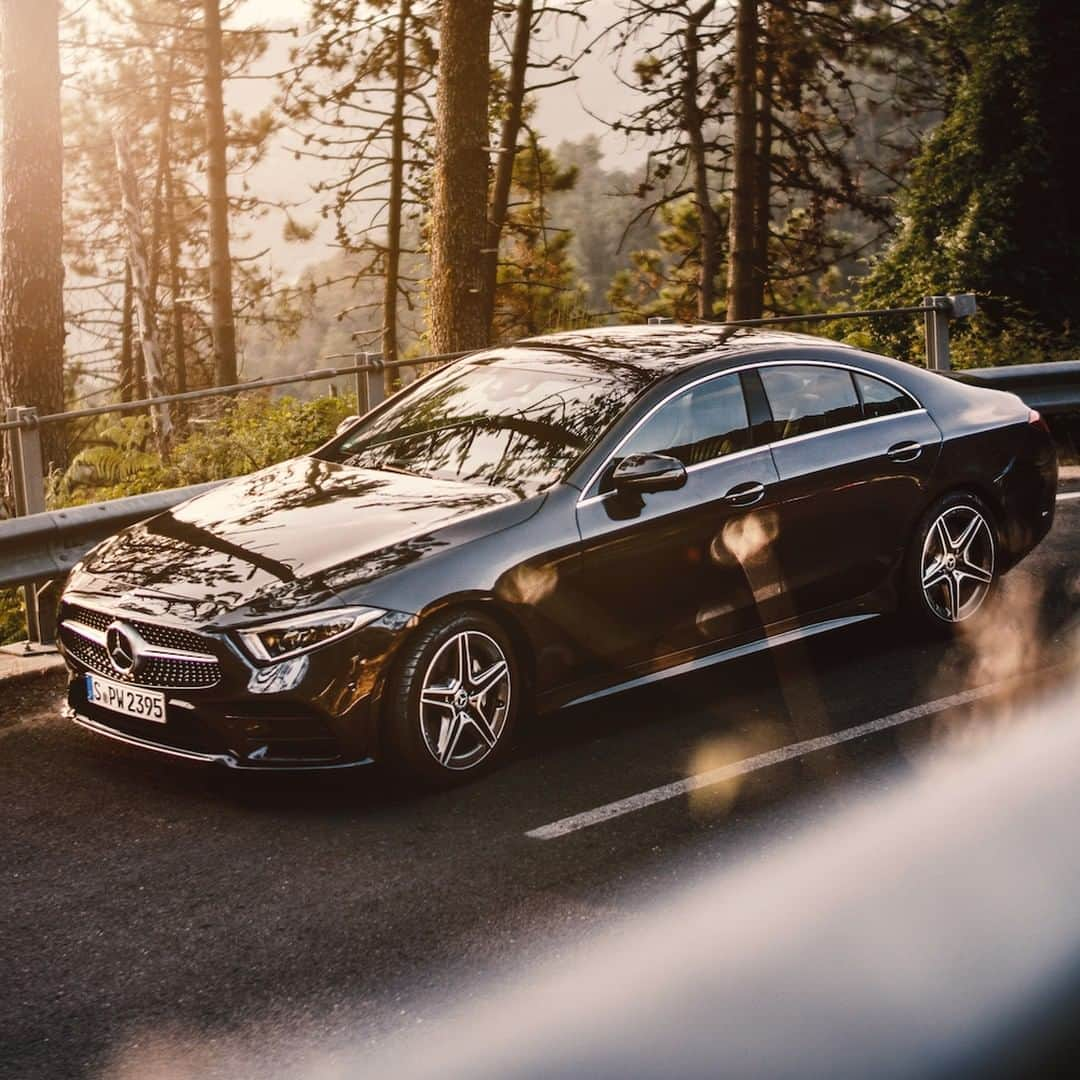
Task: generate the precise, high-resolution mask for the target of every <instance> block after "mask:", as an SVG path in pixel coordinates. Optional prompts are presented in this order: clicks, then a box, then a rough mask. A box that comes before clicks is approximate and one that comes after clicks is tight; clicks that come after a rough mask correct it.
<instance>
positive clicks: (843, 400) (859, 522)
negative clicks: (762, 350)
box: [757, 362, 941, 621]
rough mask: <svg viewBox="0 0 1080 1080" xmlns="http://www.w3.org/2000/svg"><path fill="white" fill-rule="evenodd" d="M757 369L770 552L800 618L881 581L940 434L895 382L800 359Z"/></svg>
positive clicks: (920, 500) (918, 502)
mask: <svg viewBox="0 0 1080 1080" xmlns="http://www.w3.org/2000/svg"><path fill="white" fill-rule="evenodd" d="M757 375H758V376H759V377H760V379H761V385H762V387H763V389H764V392H765V397H766V399H767V400H768V403H769V407H770V409H771V412H772V417H773V431H772V452H773V458H774V460H775V463H776V470H777V474H778V487H779V491H780V496H781V503H782V505H781V509H780V530H779V536H778V538H777V544H776V551H777V557H778V560H779V567H780V573H781V575H782V578H783V581H784V589H785V593H786V595H787V597H788V599H789V601H790V603H791V608H792V609H791V612H790V614H791V615H793V616H799V617H800V618H801V617H802V616H805V615H807V614H810V613H813V612H819V611H821V610H823V609H826V608H829V607H831V606H833V605H836V604H843V603H846V602H849V601H854V600H857V599H858V598H860V597H863V596H865V595H866V594H868V593H871V592H873V591H874V590H875V589H877V588H878V587H879V586H882V585H883V584H884V583H885V582H886V580H887V578H888V576H889V574H890V573H891V571H892V570H893V568H894V567H895V566H896V565H897V564H898V563H899V561H900V559H901V558H902V556H903V553H904V550H905V547H906V544H907V542H908V538H909V537H910V535H911V532H912V529H913V528H914V525H915V522H916V521H917V519H918V517H919V515H920V514H921V513H922V511H923V508H924V506H925V504H926V492H927V485H928V481H929V478H930V474H931V472H932V470H933V467H934V464H935V462H936V460H937V457H938V454H939V452H940V446H941V432H940V431H939V430H938V427H937V425H936V424H935V423H934V422H933V420H931V419H930V417H929V415H928V414H927V413H926V411H925V410H924V409H923V408H922V407H921V406H920V405H919V403H918V402H917V401H916V400H915V399H914V398H913V397H912V396H911V395H910V394H908V393H907V392H906V391H905V390H904V389H903V388H901V387H899V386H897V385H896V384H894V383H892V382H890V381H888V380H886V379H883V378H881V377H880V376H877V375H874V374H872V373H870V372H865V371H859V370H855V369H851V368H848V367H845V366H841V365H837V364H829V363H825V362H821V363H807V362H800V363H790V364H787V363H771V364H764V365H761V366H760V367H759V368H758V369H757ZM803 621H805V620H803Z"/></svg>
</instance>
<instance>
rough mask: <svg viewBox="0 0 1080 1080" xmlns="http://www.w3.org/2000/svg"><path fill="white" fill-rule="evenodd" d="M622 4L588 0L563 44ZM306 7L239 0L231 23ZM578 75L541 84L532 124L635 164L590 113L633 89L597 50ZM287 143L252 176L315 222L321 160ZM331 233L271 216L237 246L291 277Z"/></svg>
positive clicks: (257, 97) (232, 93)
mask: <svg viewBox="0 0 1080 1080" xmlns="http://www.w3.org/2000/svg"><path fill="white" fill-rule="evenodd" d="M619 7H620V5H619V3H618V2H617V0H590V3H589V5H588V12H589V22H588V24H587V25H586V26H584V27H580V28H578V29H576V30H574V33H575V38H574V39H573V40H572V41H569V40H568V41H564V42H562V43H561V44H562V47H563V49H564V50H566V51H570V50H571V48H572V46H574V45H577V46H578V47H579V48H580V47H581V46H582V45H583V44H584V43H585V42H586V41H588V40H589V39H590V38H591V37H592V36H594V35H595V34H596V33H597V32H598V31H599V30H600V29H601V28H603V27H604V26H605V25H608V24H609V23H612V22H615V21H616V20H617V18H618V11H619ZM308 10H309V3H308V0H244V4H243V6H242V7H241V8H240V9H239V10H238V12H237V14H236V15H235V17H234V19H233V22H234V23H235V24H237V25H243V24H244V23H245V22H247V23H252V22H258V23H262V24H264V25H268V24H271V23H278V24H282V23H285V24H295V25H299V26H301V27H302V28H303V27H304V26H306V23H307V16H308ZM574 26H575V24H573V23H572V22H571V21H570V20H563V21H562V23H561V24H560V29H561V30H562V32H563V33H566V34H569V33H570V32H571V31H572V30H573V28H574ZM283 47H284V46H283ZM545 51H547V50H545ZM280 61H281V54H280V53H279V52H278V51H277V50H274V51H273V53H272V54H271V56H270V57H268V58H267V62H268V64H269V66H268V69H267V70H268V71H272V70H273V69H274V65H275V64H279V63H280ZM577 74H578V79H577V81H576V82H573V83H569V84H567V85H564V86H559V87H554V88H551V89H547V90H544V91H543V92H542V93H541V94H540V95H539V98H538V107H537V112H536V118H535V123H536V126H537V128H538V129H539V131H540V133H541V134H542V135H543V136H544V137H545V139H546V140H547V141H548V143H549V144H550V145H551V146H553V147H554V146H555V145H557V144H558V143H559V142H560V141H561V140H562V139H571V140H576V139H580V138H582V137H583V136H585V135H588V134H592V133H595V134H597V135H600V136H601V137H602V139H603V146H604V150H605V153H606V155H607V159H606V161H605V164H606V165H608V166H609V167H616V166H622V167H633V166H634V165H636V164H637V163H638V162H640V160H641V158H642V156H643V153H644V150H643V148H641V147H635V148H630V149H628V148H627V147H626V144H625V140H624V139H623V137H621V136H617V135H613V134H612V133H610V132H608V131H607V130H606V128H605V125H604V124H603V123H602V122H600V121H598V120H596V119H594V118H593V116H590V113H592V114H595V115H596V116H600V117H611V118H614V117H615V116H617V115H618V114H619V113H620V112H623V111H626V110H628V109H629V108H631V107H632V106H633V98H634V96H635V95H634V94H633V93H632V92H631V91H629V90H627V89H626V87H624V86H622V85H621V84H620V82H619V80H618V79H617V78H616V76H615V74H614V72H613V70H612V60H611V58H610V56H607V55H605V54H604V53H603V52H602V50H597V53H596V54H595V55H591V56H587V57H584V58H583V59H582V61H581V62H580V63H579V64H578V68H577ZM548 77H550V74H549V73H538V74H537V78H538V79H542V80H546V79H547V78H548ZM227 93H228V97H229V103H230V105H232V106H234V107H236V108H239V109H240V110H241V111H243V112H245V113H247V112H253V111H258V110H259V109H260V108H264V107H265V106H266V105H267V104H268V103H269V100H268V99H269V97H271V96H272V93H273V89H272V86H271V84H269V83H265V82H259V81H240V82H234V83H232V84H231V85H230V87H229V88H228V91H227ZM264 99H266V100H264ZM287 142H288V136H284V137H283V139H282V145H280V146H279V147H278V148H275V149H274V150H271V152H270V154H269V155H268V158H267V160H266V162H264V164H263V165H262V166H261V167H260V168H259V169H257V170H256V172H255V173H254V174H253V175H252V181H253V183H254V184H255V185H257V186H258V188H259V189H260V191H261V192H262V193H263V194H264V195H265V196H266V197H267V198H271V199H280V200H285V201H290V202H295V201H298V200H300V199H305V198H307V199H308V200H309V201H307V205H306V206H304V207H301V208H300V210H299V211H298V213H297V217H298V219H299V220H301V221H303V222H305V223H306V224H314V223H315V222H316V221H317V220H318V201H317V200H315V199H311V198H310V196H308V195H307V192H308V188H309V184H310V180H311V178H312V174H313V172H317V171H318V164H317V163H315V162H312V161H311V160H310V159H304V160H302V161H300V162H297V161H295V160H294V159H293V157H292V155H291V154H289V153H287V152H286V149H285V147H286V145H287ZM331 239H332V230H331V229H330V227H329V226H326V227H324V228H322V229H320V231H319V237H318V239H317V240H316V241H314V242H313V243H311V244H306V245H300V246H297V245H294V244H288V243H286V242H285V241H284V240H283V239H282V237H281V230H280V226H279V225H278V223H277V222H276V221H274V222H270V221H268V222H266V223H265V224H264V225H262V226H256V228H255V231H254V235H253V236H252V237H251V238H250V241H249V244H246V245H242V246H243V247H244V248H245V249H246V248H247V247H250V248H251V249H252V250H262V249H263V248H266V247H269V248H270V249H271V251H272V252H273V257H274V259H275V261H276V262H277V263H278V265H279V266H280V267H281V268H282V269H283V270H285V272H286V273H287V274H288V275H290V276H291V275H292V274H293V273H296V272H297V271H299V269H301V268H302V267H303V265H304V264H306V263H309V262H311V261H312V260H317V259H320V258H324V257H325V256H326V255H328V254H330V252H331V250H332V249H331V248H329V247H327V242H328V241H329V240H331Z"/></svg>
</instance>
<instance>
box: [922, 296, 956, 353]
mask: <svg viewBox="0 0 1080 1080" xmlns="http://www.w3.org/2000/svg"><path fill="white" fill-rule="evenodd" d="M923 303H924V304H925V305H926V307H927V309H928V310H927V312H926V314H925V315H924V316H923V320H924V326H925V332H926V366H927V367H928V368H929V369H930V370H931V371H948V370H949V369H950V368H951V367H952V361H951V359H950V357H949V314H950V311H951V307H952V305H951V304H950V303H949V298H948V297H947V296H928V297H926V299H925V300H924V301H923Z"/></svg>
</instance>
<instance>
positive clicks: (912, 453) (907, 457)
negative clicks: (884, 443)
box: [885, 440, 922, 461]
mask: <svg viewBox="0 0 1080 1080" xmlns="http://www.w3.org/2000/svg"><path fill="white" fill-rule="evenodd" d="M885 453H886V454H888V456H889V457H890V458H892V460H893V461H914V460H915V459H916V458H917V457H918V456H919V455H920V454H921V453H922V447H921V446H920V445H919V444H918V443H917V442H911V441H910V440H908V441H907V442H898V443H893V445H892V446H890V447H889V449H888V450H886V451H885Z"/></svg>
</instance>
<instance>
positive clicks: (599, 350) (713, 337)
mask: <svg viewBox="0 0 1080 1080" xmlns="http://www.w3.org/2000/svg"><path fill="white" fill-rule="evenodd" d="M807 345H811V346H816V347H817V348H822V347H825V348H830V349H833V348H838V349H849V348H851V347H850V346H848V345H842V344H841V343H839V342H836V341H832V340H830V339H828V338H822V337H815V336H813V335H810V334H793V333H787V332H784V331H778V330H771V329H758V328H756V327H753V328H751V327H742V326H727V325H724V324H723V323H705V322H701V323H662V324H659V325H655V324H654V325H648V326H641V325H637V326H632V325H624V326H603V327H596V328H594V329H589V330H566V331H563V332H561V333H556V334H545V335H542V336H539V337H533V338H525V339H523V340H521V341H515V342H514V343H513V344H512V345H510V346H508V347H507V348H506V349H500V350H498V352H500V353H502V354H503V355H505V354H506V353H508V352H511V351H513V350H516V349H523V350H524V349H528V350H529V351H530V352H533V351H535V350H549V351H551V352H556V353H571V354H574V355H577V356H588V357H593V358H596V359H601V360H605V361H608V362H611V363H617V364H619V365H620V366H630V367H634V368H637V369H639V370H640V371H641V372H642V374H649V375H651V376H653V377H654V378H658V377H662V376H664V375H668V374H673V373H674V372H676V371H678V370H680V369H682V368H686V367H690V366H692V365H694V364H696V363H699V362H700V361H701V360H703V359H704V358H705V357H706V356H708V357H710V358H711V359H714V360H717V359H728V358H730V359H732V360H734V359H736V358H742V357H745V356H746V355H747V354H749V353H754V352H758V351H763V350H766V349H776V348H782V347H784V346H788V347H792V346H804V347H805V346H807ZM493 351H494V350H493ZM853 351H854V350H853Z"/></svg>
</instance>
